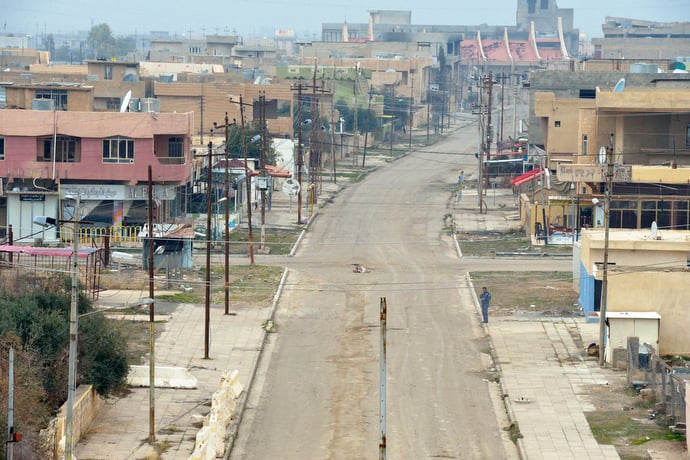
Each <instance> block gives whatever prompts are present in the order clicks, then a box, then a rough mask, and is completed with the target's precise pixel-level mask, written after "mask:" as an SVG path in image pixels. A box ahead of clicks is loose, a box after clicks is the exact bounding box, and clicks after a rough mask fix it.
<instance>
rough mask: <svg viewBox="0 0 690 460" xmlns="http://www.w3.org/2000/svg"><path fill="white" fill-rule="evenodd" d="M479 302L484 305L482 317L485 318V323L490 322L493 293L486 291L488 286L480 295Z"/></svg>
mask: <svg viewBox="0 0 690 460" xmlns="http://www.w3.org/2000/svg"><path fill="white" fill-rule="evenodd" d="M479 301H480V302H481V304H482V316H483V318H484V321H482V322H483V323H488V322H489V303H491V293H490V292H489V291H488V290H487V289H486V286H484V287H483V288H482V293H481V294H479Z"/></svg>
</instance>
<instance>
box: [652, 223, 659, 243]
mask: <svg viewBox="0 0 690 460" xmlns="http://www.w3.org/2000/svg"><path fill="white" fill-rule="evenodd" d="M657 232H658V228H657V226H656V221H654V222H652V239H653V240H655V239H657Z"/></svg>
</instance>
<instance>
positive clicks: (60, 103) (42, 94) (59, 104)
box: [34, 89, 67, 110]
mask: <svg viewBox="0 0 690 460" xmlns="http://www.w3.org/2000/svg"><path fill="white" fill-rule="evenodd" d="M34 97H35V98H36V99H51V100H52V101H53V103H54V104H55V110H67V91H65V90H63V89H37V90H36V94H35V96H34Z"/></svg>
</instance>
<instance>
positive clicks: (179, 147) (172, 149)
mask: <svg viewBox="0 0 690 460" xmlns="http://www.w3.org/2000/svg"><path fill="white" fill-rule="evenodd" d="M168 156H169V157H175V158H182V157H183V156H184V143H183V138H181V137H171V138H170V140H169V141H168Z"/></svg>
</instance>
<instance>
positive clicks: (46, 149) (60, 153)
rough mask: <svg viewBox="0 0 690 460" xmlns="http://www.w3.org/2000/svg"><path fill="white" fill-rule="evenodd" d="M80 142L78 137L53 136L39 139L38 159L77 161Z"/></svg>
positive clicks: (65, 161) (62, 161) (58, 161)
mask: <svg viewBox="0 0 690 460" xmlns="http://www.w3.org/2000/svg"><path fill="white" fill-rule="evenodd" d="M79 154H80V142H79V138H77V137H69V136H56V137H55V138H53V137H52V136H48V137H42V138H39V139H38V159H37V161H48V162H52V161H53V159H54V160H55V162H56V163H76V162H78V161H79Z"/></svg>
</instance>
